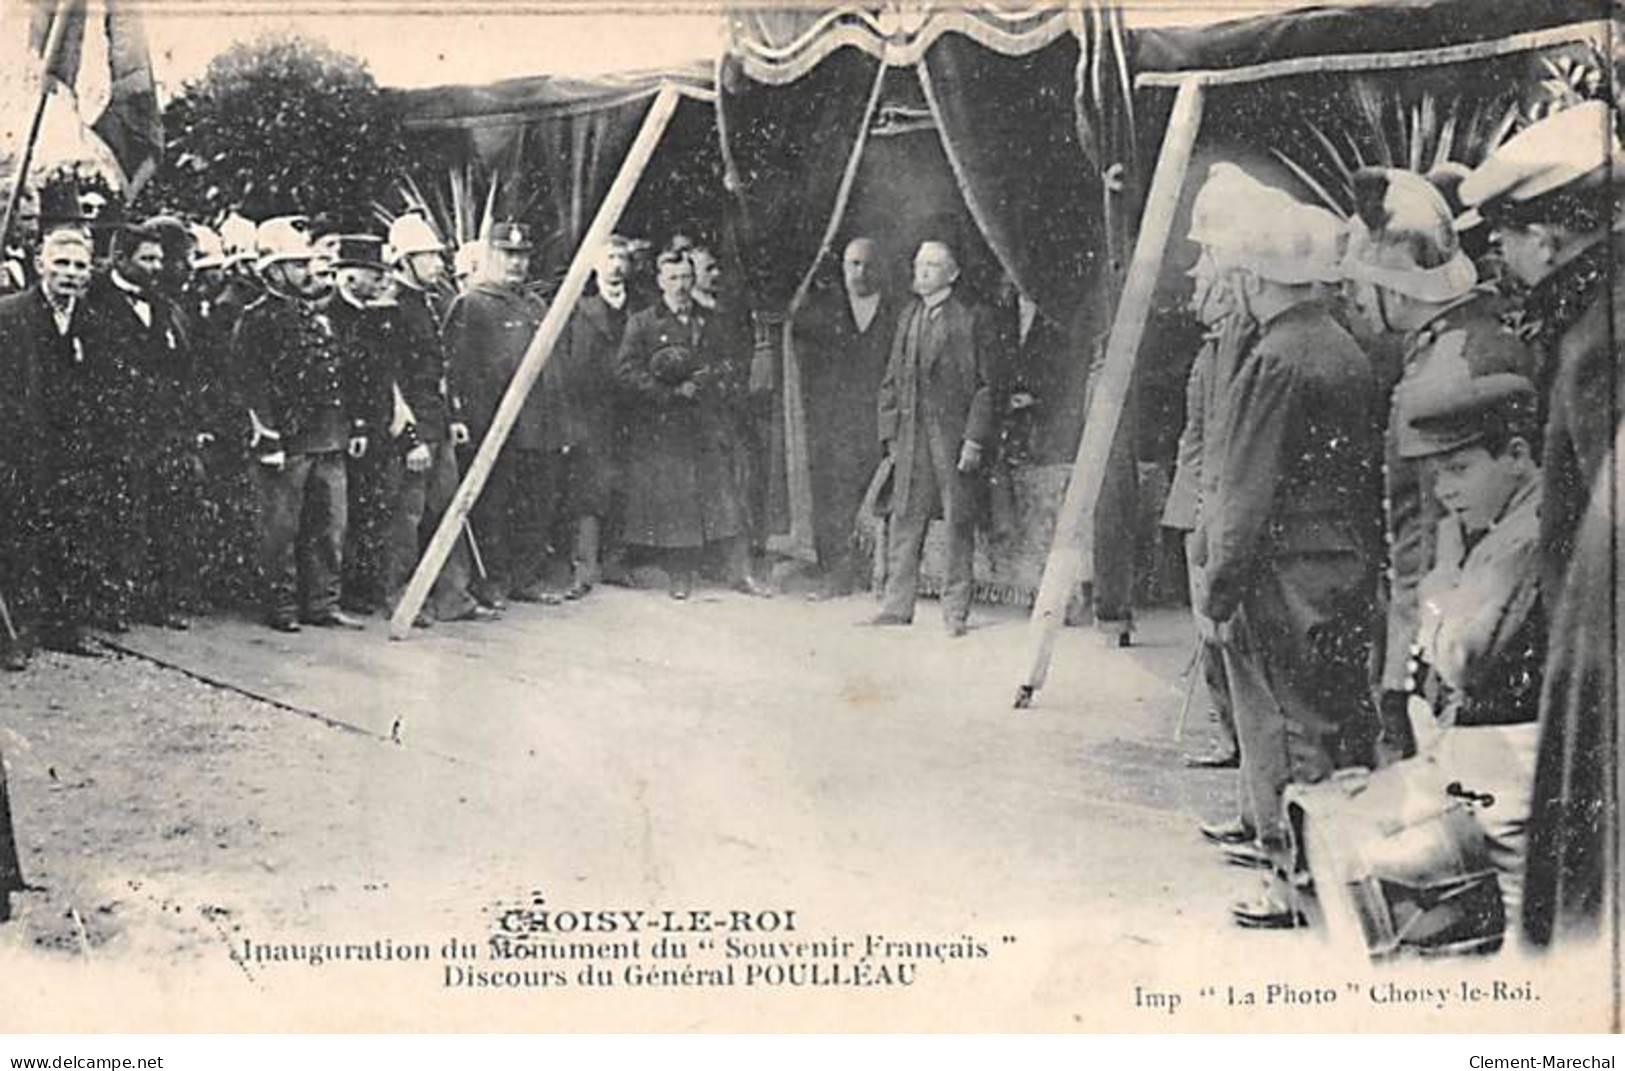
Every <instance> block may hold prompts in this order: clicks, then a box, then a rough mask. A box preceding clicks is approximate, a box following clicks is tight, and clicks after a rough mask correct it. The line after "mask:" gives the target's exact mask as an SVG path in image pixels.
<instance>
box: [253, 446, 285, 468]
mask: <svg viewBox="0 0 1625 1071" xmlns="http://www.w3.org/2000/svg"><path fill="white" fill-rule="evenodd" d="M259 462H260V464H261V465H264V466H265V467H266V468H268V469H275V470H276V471H277V472H281V471H282V467H283V466H284V465H286V464H287V463H288V455H287V452H286V451H283V450H277V451H275V452H273V453H269V454H261V455H260V456H259Z"/></svg>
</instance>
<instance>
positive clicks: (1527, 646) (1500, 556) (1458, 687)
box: [1401, 374, 1546, 920]
mask: <svg viewBox="0 0 1625 1071" xmlns="http://www.w3.org/2000/svg"><path fill="white" fill-rule="evenodd" d="M1403 416H1404V417H1405V418H1406V419H1407V435H1406V436H1405V438H1404V440H1403V442H1402V446H1401V451H1402V454H1403V456H1404V457H1405V458H1406V459H1408V460H1412V461H1417V462H1425V463H1426V465H1427V466H1428V469H1429V470H1430V475H1431V476H1432V480H1431V483H1432V486H1433V490H1434V493H1435V494H1436V495H1437V497H1438V499H1439V501H1440V502H1441V503H1442V504H1443V506H1444V508H1445V511H1446V516H1445V518H1444V519H1443V520H1442V521H1441V522H1440V523H1439V531H1438V539H1437V544H1436V545H1437V557H1436V561H1435V563H1434V565H1433V568H1432V569H1431V570H1430V571H1429V572H1428V574H1427V575H1426V576H1425V577H1424V578H1423V579H1422V582H1421V584H1420V586H1419V588H1418V605H1419V612H1418V629H1417V635H1416V643H1417V646H1416V651H1417V670H1416V679H1415V681H1414V690H1415V691H1416V692H1417V693H1418V694H1420V695H1421V696H1422V697H1423V698H1424V700H1425V702H1426V705H1427V707H1428V708H1429V710H1430V712H1431V713H1432V714H1433V715H1434V717H1436V718H1437V721H1438V724H1439V725H1440V726H1441V727H1443V731H1442V735H1439V736H1438V737H1437V742H1436V744H1434V745H1433V747H1432V748H1431V749H1430V750H1432V752H1433V754H1434V757H1435V758H1436V760H1437V761H1438V762H1439V763H1440V764H1441V765H1442V766H1443V767H1444V768H1445V770H1446V771H1447V772H1448V773H1449V774H1450V775H1451V776H1452V777H1456V778H1460V779H1461V781H1462V783H1463V784H1464V785H1465V786H1466V787H1468V788H1470V789H1471V790H1473V791H1474V792H1481V793H1489V794H1490V795H1492V796H1494V797H1495V805H1494V806H1493V807H1490V808H1488V809H1486V810H1484V811H1481V812H1479V815H1478V819H1479V822H1480V824H1482V825H1483V826H1484V829H1485V832H1486V834H1487V837H1488V846H1489V849H1490V855H1491V859H1492V860H1493V861H1494V863H1495V866H1496V869H1497V871H1498V872H1499V878H1500V883H1501V891H1502V895H1503V898H1504V900H1505V903H1506V908H1507V916H1508V918H1509V920H1516V919H1517V918H1518V908H1519V904H1520V899H1521V897H1520V891H1521V889H1522V886H1523V869H1524V831H1525V826H1526V825H1527V823H1528V820H1529V811H1530V799H1531V788H1532V781H1533V779H1534V771H1535V747H1536V738H1537V734H1538V731H1539V726H1538V725H1537V723H1536V716H1537V707H1538V702H1539V697H1540V688H1541V673H1542V664H1543V662H1544V659H1545V646H1546V625H1545V620H1544V615H1543V613H1542V612H1541V603H1540V583H1541V578H1540V554H1539V534H1540V533H1539V524H1540V522H1539V518H1540V506H1541V498H1540V493H1541V492H1540V468H1539V464H1538V460H1537V458H1536V456H1535V447H1534V441H1535V435H1536V426H1537V424H1536V421H1537V416H1536V404H1535V388H1534V386H1533V385H1532V384H1531V383H1530V382H1529V380H1527V379H1525V378H1524V377H1522V376H1517V375H1508V374H1492V375H1486V376H1478V377H1474V378H1470V379H1456V380H1453V381H1452V380H1449V379H1445V378H1442V377H1441V378H1437V379H1435V380H1433V381H1431V382H1428V383H1426V384H1424V385H1423V386H1422V387H1421V388H1420V389H1418V390H1417V391H1415V392H1413V393H1412V394H1410V395H1409V396H1407V399H1406V402H1405V409H1404V410H1403Z"/></svg>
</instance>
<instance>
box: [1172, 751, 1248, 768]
mask: <svg viewBox="0 0 1625 1071" xmlns="http://www.w3.org/2000/svg"><path fill="white" fill-rule="evenodd" d="M1185 765H1186V766H1189V767H1191V768H1192V769H1195V770H1234V769H1235V768H1236V767H1238V766H1240V765H1241V755H1240V753H1239V752H1236V751H1233V750H1230V749H1228V748H1222V747H1216V748H1214V749H1212V750H1211V751H1204V752H1202V753H1201V754H1200V755H1186V756H1185Z"/></svg>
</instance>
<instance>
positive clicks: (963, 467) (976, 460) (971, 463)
mask: <svg viewBox="0 0 1625 1071" xmlns="http://www.w3.org/2000/svg"><path fill="white" fill-rule="evenodd" d="M981 467H982V444H981V443H973V442H971V441H970V440H969V439H966V440H965V441H964V443H962V444H961V445H960V447H959V471H960V472H965V473H970V472H975V471H976V470H977V469H979V468H981Z"/></svg>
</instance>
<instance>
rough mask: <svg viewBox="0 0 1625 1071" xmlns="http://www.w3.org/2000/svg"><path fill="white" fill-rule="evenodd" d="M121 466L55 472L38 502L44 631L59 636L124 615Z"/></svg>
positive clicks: (126, 500) (126, 504)
mask: <svg viewBox="0 0 1625 1071" xmlns="http://www.w3.org/2000/svg"><path fill="white" fill-rule="evenodd" d="M130 503H131V495H130V475H129V470H128V467H127V466H124V465H118V464H102V465H99V466H96V467H89V468H82V469H75V470H70V471H66V472H61V473H58V474H56V475H55V476H54V477H53V478H52V479H51V480H50V481H49V482H48V484H47V487H46V490H45V493H44V495H43V496H42V498H41V500H40V502H39V512H38V517H39V519H40V526H41V527H40V538H39V540H38V542H37V543H36V547H37V548H38V551H39V566H40V569H39V577H40V582H39V586H40V600H39V621H40V627H41V630H42V631H48V632H56V633H61V632H65V631H68V630H72V629H75V628H80V627H83V626H85V625H88V624H91V623H93V622H106V621H110V620H112V619H114V618H118V619H123V618H126V617H127V616H128V614H129V612H130V591H129V589H128V587H127V586H126V584H125V583H124V579H123V578H124V576H125V570H124V568H123V567H122V565H121V562H120V560H119V554H118V551H119V548H120V547H122V546H123V545H124V541H125V540H126V539H128V537H129V533H130V531H131V528H132V522H131V510H130Z"/></svg>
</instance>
